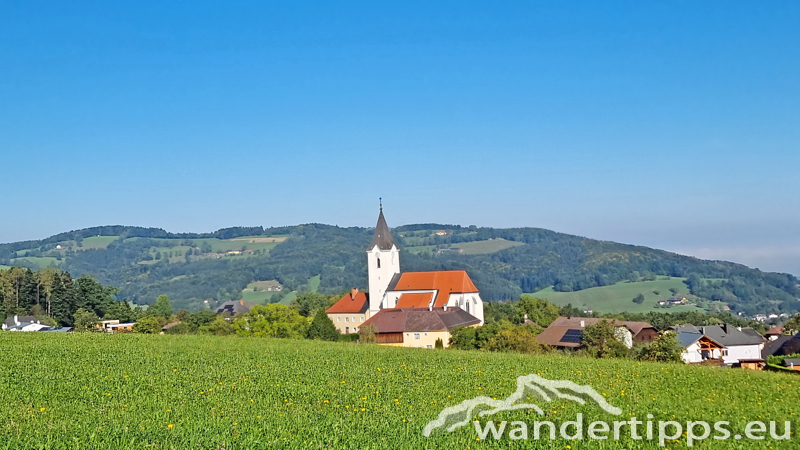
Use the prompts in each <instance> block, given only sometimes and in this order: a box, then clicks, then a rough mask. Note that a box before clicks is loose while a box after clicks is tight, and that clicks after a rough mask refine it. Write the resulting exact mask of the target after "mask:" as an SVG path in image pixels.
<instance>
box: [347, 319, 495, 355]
mask: <svg viewBox="0 0 800 450" xmlns="http://www.w3.org/2000/svg"><path fill="white" fill-rule="evenodd" d="M486 326H488V325H486ZM362 330H363V328H362ZM449 347H450V348H454V349H458V350H475V349H476V348H477V347H476V346H475V328H473V327H464V326H459V327H455V328H453V329H452V330H450V345H449Z"/></svg>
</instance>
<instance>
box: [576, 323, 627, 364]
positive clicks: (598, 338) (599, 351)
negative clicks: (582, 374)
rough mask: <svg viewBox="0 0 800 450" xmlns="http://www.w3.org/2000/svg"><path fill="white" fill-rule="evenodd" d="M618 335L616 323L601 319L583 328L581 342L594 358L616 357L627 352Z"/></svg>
mask: <svg viewBox="0 0 800 450" xmlns="http://www.w3.org/2000/svg"><path fill="white" fill-rule="evenodd" d="M620 337H621V336H620V334H619V332H618V331H617V327H616V325H615V324H614V323H613V322H611V321H609V320H607V319H602V320H599V321H597V322H595V323H593V324H590V325H588V326H586V328H584V330H583V340H582V342H583V345H584V346H585V347H586V351H587V352H588V353H589V354H590V355H592V356H594V357H595V358H608V357H617V358H618V357H622V356H625V355H626V354H627V353H628V348H627V347H626V346H625V344H623V343H622V340H621V339H620Z"/></svg>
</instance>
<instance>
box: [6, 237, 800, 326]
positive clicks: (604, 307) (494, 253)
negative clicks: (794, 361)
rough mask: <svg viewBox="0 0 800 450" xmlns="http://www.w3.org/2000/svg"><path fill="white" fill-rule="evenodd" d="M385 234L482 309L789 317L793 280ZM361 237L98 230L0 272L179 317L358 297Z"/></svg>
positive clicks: (583, 248) (539, 242)
mask: <svg viewBox="0 0 800 450" xmlns="http://www.w3.org/2000/svg"><path fill="white" fill-rule="evenodd" d="M393 234H394V237H395V241H396V242H397V244H398V246H400V248H401V252H402V253H401V261H402V268H403V270H404V271H417V270H451V269H464V270H467V271H468V273H469V274H470V276H471V277H472V278H473V280H474V282H475V283H476V285H477V286H478V287H479V288H480V290H481V293H482V296H483V298H484V300H487V301H493V300H503V299H516V298H518V297H519V296H520V295H521V294H522V293H523V292H529V293H531V292H532V293H535V295H538V296H542V297H546V298H549V299H550V300H552V301H553V302H555V303H558V304H564V303H572V304H573V305H576V306H584V307H586V308H590V309H594V310H597V311H609V312H611V311H618V310H622V309H624V310H629V311H644V310H647V309H650V308H652V307H653V303H654V302H655V300H657V298H656V297H658V296H656V295H655V294H653V293H652V291H654V290H662V291H663V290H664V288H663V287H661V286H660V285H659V286H656V287H652V286H649V285H642V286H641V287H639V286H635V285H636V284H637V283H642V282H644V283H650V282H653V283H656V284H658V283H661V281H658V278H662V279H663V278H664V277H672V278H673V279H672V280H670V281H669V284H670V286H671V287H674V286H678V287H680V288H681V290H682V291H686V292H687V293H688V294H690V295H691V296H692V298H693V299H697V302H696V303H697V304H698V305H700V306H703V307H708V305H709V301H711V300H713V301H715V302H724V304H727V305H729V306H730V308H731V309H732V310H733V311H735V312H743V313H745V314H748V315H751V314H755V313H766V312H787V313H790V312H795V311H798V310H800V301H798V296H800V289H799V288H798V281H797V278H795V277H794V276H792V275H789V274H778V273H766V272H761V271H759V270H756V269H750V268H748V267H745V266H743V265H741V264H735V263H730V262H724V261H704V260H700V259H696V258H692V257H688V256H683V255H678V254H675V253H670V252H666V251H663V250H656V249H651V248H647V247H640V246H632V245H625V244H618V243H614V242H607V241H598V240H593V239H587V238H583V237H579V236H572V235H568V234H563V233H557V232H554V231H549V230H544V229H539V228H515V229H495V228H479V227H475V226H470V227H461V226H458V225H442V224H417V225H405V226H401V227H398V228H395V229H394V230H393ZM371 237H372V230H371V229H368V228H359V227H351V228H341V227H336V226H330V225H321V224H305V225H297V226H288V227H277V228H268V229H264V228H262V227H234V228H226V229H222V230H218V231H216V232H213V233H168V232H166V231H164V230H161V229H156V228H139V227H125V226H105V227H95V228H89V229H84V230H77V231H71V232H67V233H61V234H59V235H56V236H52V237H50V238H47V239H43V240H40V241H26V242H16V243H10V244H1V245H0V265H3V266H14V265H20V266H24V267H29V268H32V269H37V268H42V267H48V266H55V267H58V268H60V269H63V270H66V271H69V272H70V273H72V274H73V275H74V276H79V275H81V274H92V275H94V276H95V277H96V278H97V279H98V281H100V282H102V283H104V284H110V285H113V286H117V287H118V288H119V289H120V293H119V295H118V298H120V299H123V298H124V299H128V300H131V301H133V302H135V303H139V304H150V303H152V302H153V301H154V300H155V298H156V297H157V296H158V295H159V294H167V295H168V296H170V298H172V299H173V301H174V304H175V305H176V306H178V307H184V308H187V309H199V308H203V307H208V306H213V305H215V304H218V303H220V302H223V301H226V300H229V299H240V298H247V299H252V300H255V301H259V302H269V301H283V302H286V301H289V300H290V299H291V298H292V296H293V295H294V294H293V291H319V292H322V293H327V294H335V293H340V292H344V291H346V290H348V289H349V288H350V287H353V286H359V287H362V288H363V287H365V286H366V284H367V283H366V279H367V269H366V258H365V256H364V252H365V249H366V247H367V244H368V243H369V241H370V239H371ZM453 249H460V251H457V250H453ZM676 278H680V280H677V279H676ZM272 280H274V281H275V282H276V283H279V284H281V285H282V286H283V290H282V291H281V292H272V293H269V292H264V291H256V290H253V289H252V286H253V285H252V283H254V282H266V281H272ZM646 280H651V281H646ZM248 286H250V290H249V291H248ZM653 286H655V285H653ZM638 293H642V294H643V295H644V296H645V300H646V301H645V302H644V303H643V304H642V305H637V304H634V303H633V302H631V299H632V297H633V296H635V295H636V294H638ZM666 296H667V295H666V294H664V293H661V295H660V297H666ZM720 304H722V303H720Z"/></svg>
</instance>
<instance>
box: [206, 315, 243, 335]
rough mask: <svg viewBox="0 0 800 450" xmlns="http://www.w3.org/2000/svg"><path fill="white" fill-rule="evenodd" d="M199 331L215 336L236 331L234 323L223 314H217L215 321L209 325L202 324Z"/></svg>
mask: <svg viewBox="0 0 800 450" xmlns="http://www.w3.org/2000/svg"><path fill="white" fill-rule="evenodd" d="M197 331H198V332H199V333H201V334H213V335H214V336H229V335H231V334H233V333H234V332H235V330H234V328H233V325H232V324H231V323H230V322H229V321H228V320H227V319H225V318H224V317H222V316H215V317H214V320H213V321H211V322H210V323H209V324H208V325H202V326H201V327H200V328H198V330H197Z"/></svg>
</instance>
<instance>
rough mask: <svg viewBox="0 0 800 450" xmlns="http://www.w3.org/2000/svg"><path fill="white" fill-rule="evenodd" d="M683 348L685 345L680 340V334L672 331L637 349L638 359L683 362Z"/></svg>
mask: <svg viewBox="0 0 800 450" xmlns="http://www.w3.org/2000/svg"><path fill="white" fill-rule="evenodd" d="M683 350H684V348H683V346H681V343H680V342H679V341H678V335H677V334H675V333H674V332H671V331H670V332H666V333H664V334H662V335H661V336H659V337H657V338H656V339H655V340H654V341H653V342H650V343H649V344H645V345H643V346H642V347H641V348H639V349H637V353H638V355H637V359H639V360H642V361H653V362H681V361H682V359H681V355H682V354H683Z"/></svg>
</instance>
